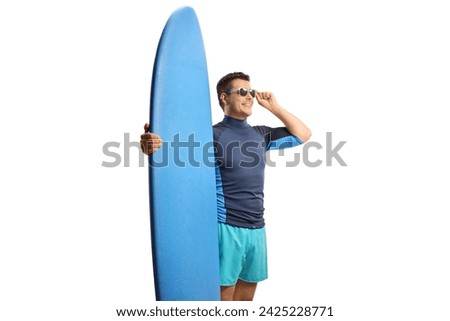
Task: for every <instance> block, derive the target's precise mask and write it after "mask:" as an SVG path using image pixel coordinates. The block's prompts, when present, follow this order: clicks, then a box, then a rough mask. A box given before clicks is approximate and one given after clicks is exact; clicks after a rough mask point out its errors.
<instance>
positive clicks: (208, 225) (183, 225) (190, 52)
mask: <svg viewBox="0 0 450 321" xmlns="http://www.w3.org/2000/svg"><path fill="white" fill-rule="evenodd" d="M210 104H211V102H210V94H209V81H208V71H207V64H206V56H205V50H204V45H203V38H202V34H201V30H200V26H199V22H198V19H197V16H196V14H195V11H194V10H193V9H192V8H191V7H183V8H180V9H178V10H176V11H174V12H173V13H172V15H171V16H170V17H169V19H168V21H167V23H166V25H165V27H164V29H163V32H162V35H161V38H160V40H159V44H158V49H157V52H156V57H155V62H154V66H153V77H152V87H151V99H150V131H151V132H153V133H157V134H159V135H160V136H161V139H162V140H163V142H164V143H163V146H162V147H161V148H160V149H159V150H158V151H157V152H155V153H154V154H152V155H151V156H150V157H149V190H150V223H151V241H152V257H153V272H154V273H153V274H154V280H155V293H156V299H157V300H159V301H212V300H220V282H219V250H218V230H217V228H218V227H217V203H216V202H217V201H216V183H215V168H214V153H213V145H212V142H213V134H212V119H211V105H210Z"/></svg>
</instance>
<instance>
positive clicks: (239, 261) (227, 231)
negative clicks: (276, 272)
mask: <svg viewBox="0 0 450 321" xmlns="http://www.w3.org/2000/svg"><path fill="white" fill-rule="evenodd" d="M219 254H220V285H221V286H233V285H235V284H236V283H237V281H238V280H242V281H246V282H250V283H256V282H260V281H263V280H265V279H267V277H268V274H267V245H266V230H265V228H264V227H263V228H258V229H249V228H244V227H236V226H232V225H228V224H223V223H219Z"/></svg>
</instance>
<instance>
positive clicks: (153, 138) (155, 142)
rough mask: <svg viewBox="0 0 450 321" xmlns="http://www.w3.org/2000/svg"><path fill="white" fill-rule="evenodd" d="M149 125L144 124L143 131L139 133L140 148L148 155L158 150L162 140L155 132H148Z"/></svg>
mask: <svg viewBox="0 0 450 321" xmlns="http://www.w3.org/2000/svg"><path fill="white" fill-rule="evenodd" d="M149 127H150V125H149V124H147V123H146V124H145V125H144V131H145V132H144V133H143V134H142V135H141V149H142V152H143V153H144V154H146V155H150V154H152V153H154V152H155V151H157V150H158V148H160V147H161V146H162V140H161V137H159V136H158V135H156V134H153V133H149V132H148V129H149Z"/></svg>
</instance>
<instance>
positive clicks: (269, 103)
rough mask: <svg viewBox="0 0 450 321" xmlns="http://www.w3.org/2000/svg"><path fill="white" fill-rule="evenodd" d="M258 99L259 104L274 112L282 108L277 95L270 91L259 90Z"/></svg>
mask: <svg viewBox="0 0 450 321" xmlns="http://www.w3.org/2000/svg"><path fill="white" fill-rule="evenodd" d="M256 100H257V101H258V104H260V105H261V106H263V107H264V108H266V109H268V110H269V111H270V112H272V113H276V111H277V110H278V109H279V108H280V105H278V102H277V100H276V98H275V95H274V94H273V93H271V92H270V91H261V92H259V91H258V92H257V93H256Z"/></svg>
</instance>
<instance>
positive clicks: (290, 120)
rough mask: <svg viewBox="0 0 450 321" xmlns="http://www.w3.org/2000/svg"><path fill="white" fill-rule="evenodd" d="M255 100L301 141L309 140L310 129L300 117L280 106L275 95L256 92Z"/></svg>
mask: <svg viewBox="0 0 450 321" xmlns="http://www.w3.org/2000/svg"><path fill="white" fill-rule="evenodd" d="M256 100H257V101H258V104H260V105H261V106H262V107H264V108H266V109H267V110H269V111H270V112H271V113H272V114H274V115H275V116H276V117H277V118H278V119H280V120H281V121H282V122H283V124H284V126H286V128H287V130H288V131H289V132H290V133H291V134H292V135H294V136H296V137H297V138H299V139H300V140H301V141H302V142H303V143H305V142H306V141H308V140H309V138H310V137H311V130H310V129H309V128H308V126H306V125H305V124H304V123H303V122H302V121H301V120H300V119H298V118H297V117H296V116H294V115H293V114H291V113H290V112H288V111H287V110H286V109H284V108H283V107H281V106H280V105H279V104H278V102H277V100H276V98H275V95H274V94H273V93H271V92H269V91H264V92H257V93H256Z"/></svg>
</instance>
